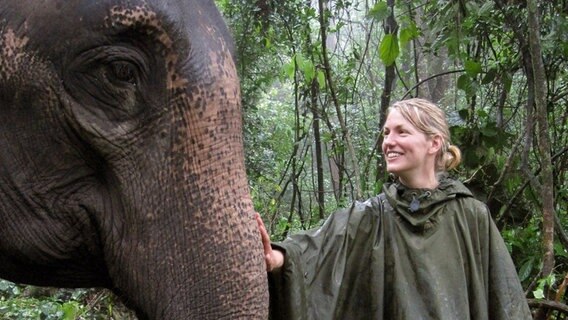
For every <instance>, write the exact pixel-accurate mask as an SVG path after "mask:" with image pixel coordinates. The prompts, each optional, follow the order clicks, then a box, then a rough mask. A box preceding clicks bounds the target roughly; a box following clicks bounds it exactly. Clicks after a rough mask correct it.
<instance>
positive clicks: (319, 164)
mask: <svg viewBox="0 0 568 320" xmlns="http://www.w3.org/2000/svg"><path fill="white" fill-rule="evenodd" d="M318 91H319V90H318V82H317V80H316V79H314V80H312V88H311V109H312V115H313V117H314V119H313V124H312V126H313V129H314V148H315V150H314V153H315V156H316V175H317V194H316V197H317V203H318V212H319V218H320V219H323V218H324V217H325V214H324V213H325V207H324V203H325V192H324V182H323V160H322V154H321V137H320V116H319V112H318V106H317V102H318V99H317V94H318Z"/></svg>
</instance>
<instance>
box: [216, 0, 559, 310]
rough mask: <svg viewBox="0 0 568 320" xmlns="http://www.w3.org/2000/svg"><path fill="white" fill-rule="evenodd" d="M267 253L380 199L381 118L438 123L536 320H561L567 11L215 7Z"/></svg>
mask: <svg viewBox="0 0 568 320" xmlns="http://www.w3.org/2000/svg"><path fill="white" fill-rule="evenodd" d="M217 2H218V4H219V6H220V7H221V9H222V11H223V12H224V14H225V16H226V18H227V21H228V23H229V25H230V26H231V29H232V30H233V33H234V36H235V39H236V45H237V55H238V59H239V61H238V70H239V72H240V76H241V80H242V91H243V105H244V109H245V115H244V117H245V144H246V160H247V168H248V170H249V177H250V186H251V190H252V192H253V196H254V201H255V206H256V208H257V210H258V211H259V212H260V213H261V214H262V215H263V218H264V219H265V221H266V222H267V225H268V227H269V229H270V231H271V234H272V237H273V239H274V240H280V239H282V238H284V237H285V236H286V235H287V234H288V233H289V232H293V231H295V230H298V229H307V228H311V227H314V226H316V225H317V224H318V223H320V222H321V221H322V219H324V218H325V217H327V216H328V215H329V214H331V213H332V212H334V211H335V210H336V209H337V208H338V207H343V206H345V205H347V204H349V203H351V202H352V201H355V200H359V199H365V198H368V197H371V196H373V195H375V194H377V193H379V192H380V190H381V186H382V183H383V182H384V181H386V180H387V179H389V177H388V175H386V174H385V171H384V167H383V166H382V159H381V154H380V150H379V149H380V147H379V146H380V141H381V127H382V122H383V121H384V113H385V110H386V108H387V107H388V105H389V104H390V103H392V102H394V101H395V100H399V99H402V98H405V97H424V98H427V99H430V100H432V101H434V102H436V103H438V104H439V105H440V106H442V107H443V108H445V110H446V112H447V113H448V115H449V119H450V124H451V132H452V137H453V143H454V144H456V145H457V146H459V147H460V149H461V150H462V152H463V154H464V163H463V164H462V166H461V167H460V168H459V170H457V171H455V172H452V174H453V175H455V176H457V177H459V178H460V179H462V180H463V181H465V182H466V184H467V185H468V186H469V187H470V188H471V189H472V190H473V191H474V192H475V193H476V196H477V197H478V198H480V199H481V200H483V201H485V202H486V203H487V204H488V205H489V207H490V209H491V211H492V214H493V217H494V219H495V221H496V222H497V224H498V226H499V228H500V230H501V232H502V234H503V236H504V238H505V240H506V242H507V245H508V247H509V249H510V251H511V254H512V256H513V258H514V261H515V263H516V266H517V269H518V271H519V275H520V278H521V280H522V283H523V286H524V288H525V289H526V293H527V298H528V299H529V302H530V304H531V307H532V308H533V310H534V311H535V318H537V319H545V318H547V317H548V318H554V317H557V318H562V319H564V318H565V317H567V316H568V306H567V300H566V299H567V298H566V295H565V288H566V285H567V284H568V274H567V272H568V236H567V234H566V232H567V231H568V230H567V229H566V226H567V225H568V201H567V200H568V173H567V170H566V169H567V168H568V82H567V79H568V77H567V76H568V74H567V73H568V14H567V13H568V2H567V1H565V0H564V1H559V0H556V1H536V0H529V1H505V0H493V1H465V0H446V1H423V0H405V1H394V0H386V1H368V0H367V1H365V0H335V1H329V0H327V1H326V0H318V1H315V0H314V1H305V0H304V1H302V0H288V1H275V0H235V1H228V0H218V1H217Z"/></svg>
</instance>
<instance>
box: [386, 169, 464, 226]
mask: <svg viewBox="0 0 568 320" xmlns="http://www.w3.org/2000/svg"><path fill="white" fill-rule="evenodd" d="M383 192H384V194H385V197H386V199H387V201H388V202H389V204H390V205H391V206H392V207H393V208H394V209H395V211H396V212H397V213H398V214H399V215H400V217H401V218H403V219H405V220H406V221H407V222H408V223H409V224H410V225H412V226H413V227H416V228H423V227H425V226H426V227H427V226H428V223H432V224H435V223H436V220H437V219H435V216H437V215H438V213H439V210H440V209H441V208H442V207H443V204H444V203H445V202H447V201H450V200H452V199H455V198H456V197H472V196H473V195H472V193H471V191H469V189H468V188H467V187H465V186H464V185H463V184H462V183H461V182H459V181H457V180H453V179H450V178H448V176H447V175H440V176H439V185H438V187H437V188H436V189H412V188H408V187H406V186H405V185H403V184H402V183H400V182H392V183H386V184H385V185H384V186H383Z"/></svg>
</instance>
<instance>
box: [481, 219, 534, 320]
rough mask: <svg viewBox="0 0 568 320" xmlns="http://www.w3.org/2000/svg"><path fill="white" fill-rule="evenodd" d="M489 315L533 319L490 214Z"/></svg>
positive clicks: (500, 319) (508, 319)
mask: <svg viewBox="0 0 568 320" xmlns="http://www.w3.org/2000/svg"><path fill="white" fill-rule="evenodd" d="M488 220H489V221H488V223H489V246H490V250H489V275H488V278H489V281H488V286H489V288H488V291H489V292H488V295H489V297H488V305H489V310H488V311H489V318H490V319H498V320H521V319H525V320H530V319H532V316H531V313H530V309H529V306H528V304H527V300H526V297H525V294H524V291H523V288H522V286H521V283H520V282H519V278H518V276H517V272H516V269H515V265H514V263H513V260H512V259H511V256H510V255H509V252H508V251H507V247H506V245H505V242H504V241H503V238H502V237H501V235H500V233H499V230H498V229H497V226H496V225H495V223H494V222H493V220H492V219H491V218H490V217H489V218H488Z"/></svg>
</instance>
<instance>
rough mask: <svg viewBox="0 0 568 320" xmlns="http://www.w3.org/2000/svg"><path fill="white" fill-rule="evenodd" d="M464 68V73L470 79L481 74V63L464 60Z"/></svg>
mask: <svg viewBox="0 0 568 320" xmlns="http://www.w3.org/2000/svg"><path fill="white" fill-rule="evenodd" d="M464 68H465V72H466V73H467V74H468V75H469V76H470V77H472V78H473V77H475V76H476V75H478V74H479V73H481V71H482V68H481V63H479V62H477V61H474V60H466V61H465V64H464Z"/></svg>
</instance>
